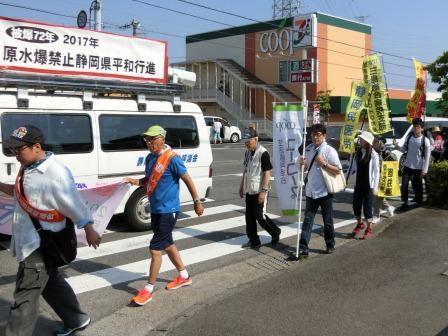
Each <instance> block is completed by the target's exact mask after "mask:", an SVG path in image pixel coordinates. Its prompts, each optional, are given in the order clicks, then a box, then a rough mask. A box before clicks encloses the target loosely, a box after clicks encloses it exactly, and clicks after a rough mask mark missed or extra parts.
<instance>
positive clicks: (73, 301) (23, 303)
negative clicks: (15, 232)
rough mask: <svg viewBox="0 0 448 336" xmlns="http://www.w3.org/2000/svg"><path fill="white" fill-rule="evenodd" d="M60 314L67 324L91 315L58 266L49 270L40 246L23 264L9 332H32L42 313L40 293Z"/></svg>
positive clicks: (16, 335) (26, 335) (20, 335)
mask: <svg viewBox="0 0 448 336" xmlns="http://www.w3.org/2000/svg"><path fill="white" fill-rule="evenodd" d="M41 294H42V296H43V298H44V299H45V301H47V303H48V304H49V305H50V307H51V308H52V309H53V310H54V311H55V312H56V314H58V316H59V317H60V318H61V320H62V322H63V323H64V326H65V327H66V328H75V327H77V326H79V325H81V324H83V323H84V322H85V321H86V320H87V319H88V317H89V316H88V315H87V314H86V313H84V312H83V311H82V310H81V308H80V306H79V303H78V300H77V298H76V295H75V293H74V292H73V289H72V288H71V287H70V285H69V284H68V283H67V281H66V280H65V279H64V277H63V276H62V275H61V274H60V273H59V271H58V269H57V268H54V269H51V270H49V271H48V272H47V270H46V269H45V265H44V262H43V259H42V254H41V252H40V250H39V249H37V250H36V251H34V252H33V253H31V254H30V255H29V256H28V257H27V258H25V260H23V261H21V262H20V264H19V270H18V272H17V280H16V288H15V291H14V304H13V305H12V307H11V311H10V313H9V318H8V324H7V325H6V336H31V335H33V330H34V326H35V324H36V321H37V318H38V316H39V297H40V295H41Z"/></svg>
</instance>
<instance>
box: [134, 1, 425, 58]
mask: <svg viewBox="0 0 448 336" xmlns="http://www.w3.org/2000/svg"><path fill="white" fill-rule="evenodd" d="M132 1H138V2H140V1H139V0H132ZM177 1H179V2H183V3H187V4H190V5H192V6H196V7H200V8H205V9H208V10H211V11H214V12H218V13H222V14H227V15H231V16H235V17H238V18H241V19H245V20H249V21H252V22H256V23H264V24H267V25H270V26H272V27H273V28H276V29H278V28H283V27H280V26H279V25H278V24H274V23H271V22H263V21H259V20H255V19H252V18H249V17H246V16H242V15H239V14H235V13H231V12H227V11H223V10H220V9H216V8H212V7H209V6H205V5H201V4H197V3H194V2H192V1H188V0H177ZM317 38H321V39H324V40H327V41H331V42H335V43H340V44H343V45H347V46H351V47H354V48H362V49H365V50H368V51H371V52H375V53H380V54H383V55H387V56H390V57H396V58H400V59H404V60H408V61H409V60H410V61H412V58H409V57H404V56H400V55H395V54H391V53H387V52H384V51H381V50H375V49H367V48H365V47H360V46H355V45H352V44H350V43H346V42H342V41H336V40H332V39H328V38H324V37H319V36H317ZM423 63H430V62H423Z"/></svg>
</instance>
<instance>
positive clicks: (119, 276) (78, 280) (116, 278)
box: [67, 220, 355, 294]
mask: <svg viewBox="0 0 448 336" xmlns="http://www.w3.org/2000/svg"><path fill="white" fill-rule="evenodd" d="M354 222H355V220H346V221H342V222H339V223H336V224H335V228H339V227H342V226H345V225H349V224H352V223H354ZM316 227H317V226H316ZM314 228H315V227H313V229H314ZM258 234H259V235H260V240H261V242H262V244H266V243H268V242H269V240H270V236H269V235H268V234H267V232H266V231H262V232H259V233H258ZM296 234H297V223H292V224H289V225H287V226H282V234H281V237H280V238H281V239H285V238H288V237H292V236H294V235H296ZM246 240H247V237H246V236H245V235H242V236H239V237H235V238H230V239H225V240H222V241H219V242H214V243H210V244H206V245H201V246H197V247H193V248H190V249H186V250H182V251H181V256H182V260H183V261H184V263H185V264H186V265H192V264H196V263H200V262H203V261H207V260H211V259H215V258H219V257H222V256H225V255H229V254H232V253H236V252H240V251H242V250H244V249H243V248H242V247H241V245H242V244H243V243H244V242H246ZM162 260H163V261H162V267H161V269H160V272H161V273H163V272H167V271H170V270H174V269H175V267H174V266H173V265H172V264H171V262H170V261H169V258H168V257H167V256H166V255H164V256H163V259H162ZM148 269H149V260H148V259H145V260H141V261H137V262H133V263H129V264H125V265H120V266H117V267H112V268H106V269H103V270H99V271H95V272H92V273H87V274H82V275H77V276H73V277H70V278H68V279H67V281H68V283H69V284H70V285H71V286H72V288H73V290H74V291H75V293H77V294H79V293H85V292H89V291H92V290H95V289H100V288H104V287H108V286H112V285H116V284H119V283H123V282H129V281H133V280H137V279H140V278H143V277H145V276H147V275H148Z"/></svg>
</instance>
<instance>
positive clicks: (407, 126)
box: [381, 117, 448, 166]
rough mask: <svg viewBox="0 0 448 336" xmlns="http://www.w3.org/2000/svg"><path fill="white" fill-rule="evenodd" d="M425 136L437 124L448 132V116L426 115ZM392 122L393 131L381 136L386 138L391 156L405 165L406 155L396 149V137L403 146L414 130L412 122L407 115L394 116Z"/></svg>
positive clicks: (443, 130)
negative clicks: (394, 142)
mask: <svg viewBox="0 0 448 336" xmlns="http://www.w3.org/2000/svg"><path fill="white" fill-rule="evenodd" d="M424 122H425V136H428V132H429V131H430V129H431V128H433V127H435V126H439V127H440V129H441V130H442V133H443V132H445V134H446V133H447V132H448V118H442V117H425V118H424ZM391 124H392V131H391V132H388V133H385V134H382V135H381V138H384V140H385V143H386V147H387V148H388V149H389V150H390V152H391V154H390V155H391V157H392V158H393V159H394V160H397V161H398V162H399V163H400V166H402V165H403V163H404V162H403V161H404V156H402V155H403V153H402V152H400V151H399V150H398V149H395V147H394V145H393V141H394V139H396V140H397V143H398V145H399V146H403V145H404V143H405V141H406V139H407V137H408V136H409V134H410V133H411V131H412V124H411V123H410V122H409V121H408V120H407V118H406V117H398V118H393V119H392V121H391ZM428 150H429V149H428Z"/></svg>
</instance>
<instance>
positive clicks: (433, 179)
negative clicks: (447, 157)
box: [427, 161, 448, 209]
mask: <svg viewBox="0 0 448 336" xmlns="http://www.w3.org/2000/svg"><path fill="white" fill-rule="evenodd" d="M427 183H428V188H427V189H428V203H429V204H430V205H433V206H436V207H439V208H443V209H448V161H441V162H437V163H434V164H433V165H432V167H431V168H430V170H429V172H428V176H427Z"/></svg>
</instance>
